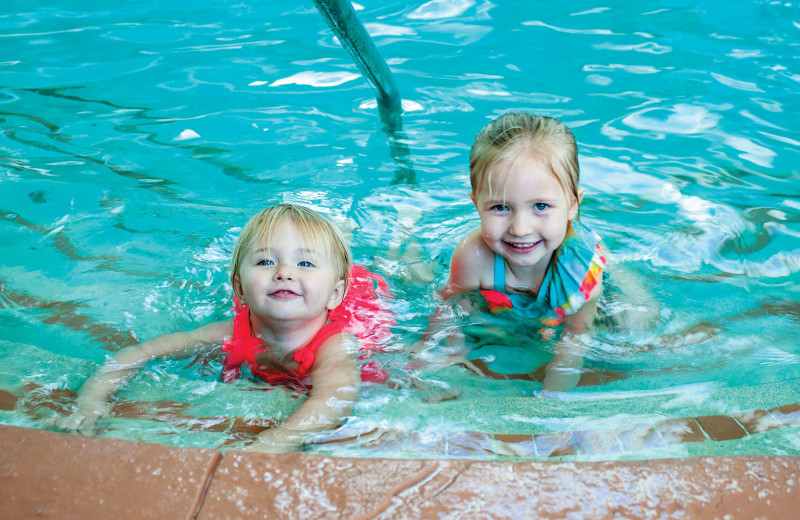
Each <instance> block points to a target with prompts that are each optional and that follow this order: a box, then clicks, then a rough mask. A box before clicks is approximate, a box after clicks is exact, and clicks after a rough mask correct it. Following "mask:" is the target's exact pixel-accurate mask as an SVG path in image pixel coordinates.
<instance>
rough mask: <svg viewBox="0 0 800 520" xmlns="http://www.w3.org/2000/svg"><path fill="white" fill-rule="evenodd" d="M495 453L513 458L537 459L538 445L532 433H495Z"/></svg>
mask: <svg viewBox="0 0 800 520" xmlns="http://www.w3.org/2000/svg"><path fill="white" fill-rule="evenodd" d="M492 437H494V440H495V445H494V446H495V447H494V449H495V452H496V453H497V454H498V455H506V456H513V457H535V456H536V455H538V452H537V451H536V443H535V442H534V440H533V435H531V434H530V433H495V434H494V435H492Z"/></svg>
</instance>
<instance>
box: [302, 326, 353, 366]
mask: <svg viewBox="0 0 800 520" xmlns="http://www.w3.org/2000/svg"><path fill="white" fill-rule="evenodd" d="M358 349H359V342H358V338H357V337H356V336H355V334H334V335H333V336H331V337H330V338H328V339H326V340H325V342H324V343H323V344H322V345H320V347H319V349H318V350H317V357H316V359H315V360H314V367H317V366H318V365H323V364H326V363H331V362H333V363H338V362H340V361H350V360H354V359H355V357H356V354H358ZM312 370H313V367H312Z"/></svg>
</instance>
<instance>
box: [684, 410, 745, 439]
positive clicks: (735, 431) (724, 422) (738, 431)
mask: <svg viewBox="0 0 800 520" xmlns="http://www.w3.org/2000/svg"><path fill="white" fill-rule="evenodd" d="M695 419H696V420H697V424H699V425H700V427H701V428H703V431H705V432H706V434H707V435H708V436H709V437H710V438H711V439H712V440H715V441H729V440H733V439H741V438H742V437H744V436H745V435H747V432H746V431H745V430H744V428H742V426H741V425H740V424H739V423H737V422H736V419H734V418H733V417H731V416H730V415H703V416H701V417H696V418H695Z"/></svg>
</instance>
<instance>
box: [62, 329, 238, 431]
mask: <svg viewBox="0 0 800 520" xmlns="http://www.w3.org/2000/svg"><path fill="white" fill-rule="evenodd" d="M231 331H232V322H231V321H221V322H216V323H211V324H208V325H205V326H203V327H200V328H198V329H195V330H192V331H188V332H176V333H173V334H165V335H163V336H158V337H155V338H153V339H150V340H147V341H144V342H142V343H139V344H138V345H133V346H130V347H126V348H124V349H122V350H120V351H118V352H116V353H115V354H114V355H113V356H111V357H110V358H109V359H107V360H106V362H105V363H103V366H101V367H100V369H99V370H98V371H97V372H96V373H95V374H94V375H93V376H92V377H90V378H89V379H88V380H87V381H86V382H85V383H84V384H83V386H82V387H81V389H80V392H79V393H78V398H77V409H76V410H75V411H74V412H73V413H72V414H71V415H69V416H68V417H65V418H63V419H61V420H59V421H58V423H57V426H58V427H60V428H63V429H65V430H77V431H78V432H80V433H82V434H88V433H89V432H90V431H91V430H92V428H93V427H94V424H95V423H96V422H97V420H98V419H100V418H102V417H104V416H106V415H108V413H109V412H110V411H111V403H109V401H108V399H109V397H111V395H113V394H114V392H116V391H117V390H119V388H120V387H121V386H122V385H123V384H124V383H125V382H126V381H127V380H128V379H129V378H130V377H131V376H132V375H133V374H134V373H135V371H136V370H138V369H139V368H140V367H142V366H143V365H144V364H145V363H147V362H148V361H150V360H151V359H153V358H156V357H165V356H169V355H180V354H183V353H187V352H189V351H191V350H192V349H194V348H196V347H197V346H199V345H202V344H203V343H209V344H211V343H220V342H222V341H223V340H224V339H225V337H226V336H230V334H231Z"/></svg>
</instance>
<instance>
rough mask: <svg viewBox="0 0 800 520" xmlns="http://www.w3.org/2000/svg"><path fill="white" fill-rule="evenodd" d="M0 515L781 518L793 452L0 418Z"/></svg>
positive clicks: (798, 473) (795, 471)
mask: <svg viewBox="0 0 800 520" xmlns="http://www.w3.org/2000/svg"><path fill="white" fill-rule="evenodd" d="M0 445H2V446H3V449H2V451H0V467H2V475H3V486H0V517H2V518H4V519H23V518H25V519H27V518H32V517H36V518H90V517H91V518H103V517H114V518H117V519H121V520H125V519H128V518H131V519H133V518H136V519H139V518H146V517H155V518H176V519H177V518H187V519H190V518H200V519H210V518H264V517H279V518H448V517H452V518H471V517H483V518H485V517H489V518H520V517H526V516H527V517H538V518H565V517H567V516H575V517H580V518H596V519H603V518H619V517H625V518H663V517H670V518H673V517H682V518H722V517H726V515H730V517H731V518H755V517H758V518H789V517H792V515H794V513H795V509H796V493H797V491H796V489H795V488H796V487H797V484H798V482H800V457H797V456H780V457H766V456H758V457H702V458H690V459H661V460H650V461H635V462H619V461H617V462H510V461H473V460H465V459H443V460H407V459H366V458H365V459H360V458H337V457H326V456H320V455H312V454H304V453H292V454H285V455H268V454H260V453H245V452H228V453H225V454H223V453H222V452H220V451H218V450H207V449H196V448H170V447H167V446H163V445H160V444H149V443H138V442H132V441H125V440H121V439H98V438H85V437H81V436H77V435H70V434H63V433H55V432H49V431H43V430H34V429H27V428H18V427H13V426H4V425H0Z"/></svg>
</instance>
